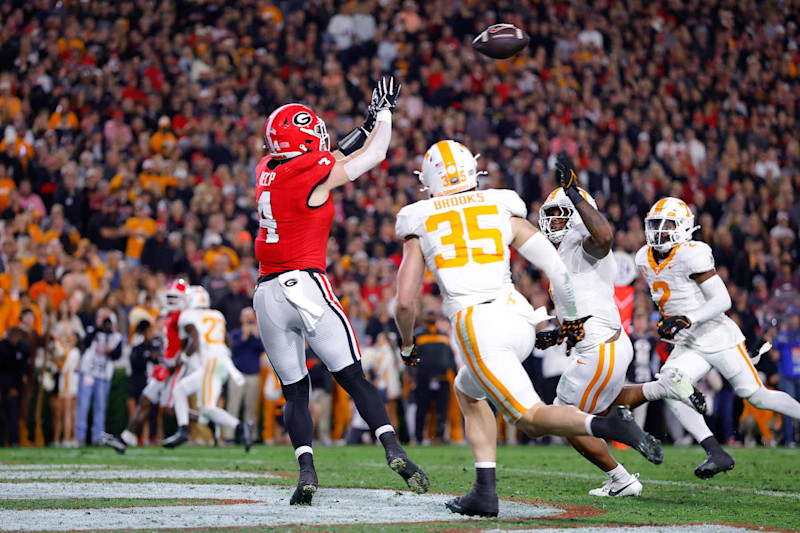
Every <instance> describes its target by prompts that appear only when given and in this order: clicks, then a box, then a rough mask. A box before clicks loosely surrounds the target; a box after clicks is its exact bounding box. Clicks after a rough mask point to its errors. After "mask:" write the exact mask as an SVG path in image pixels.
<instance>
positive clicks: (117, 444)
mask: <svg viewBox="0 0 800 533" xmlns="http://www.w3.org/2000/svg"><path fill="white" fill-rule="evenodd" d="M100 440H101V442H102V443H103V444H105V445H106V446H108V447H110V448H114V449H115V450H116V451H117V453H120V454H122V453H125V450H127V449H128V445H127V444H125V443H124V442H123V441H122V439H120V438H117V437H115V436H114V435H112V434H111V433H106V432H103V433H102V434H101V435H100Z"/></svg>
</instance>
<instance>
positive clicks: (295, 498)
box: [289, 467, 319, 505]
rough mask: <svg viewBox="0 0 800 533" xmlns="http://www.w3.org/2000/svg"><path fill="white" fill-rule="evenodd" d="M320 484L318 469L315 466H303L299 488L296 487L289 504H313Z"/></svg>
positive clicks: (298, 482) (298, 483) (298, 481)
mask: <svg viewBox="0 0 800 533" xmlns="http://www.w3.org/2000/svg"><path fill="white" fill-rule="evenodd" d="M318 485H319V482H318V481H317V471H316V470H315V469H314V468H313V467H310V468H309V467H305V468H301V469H300V478H299V479H298V480H297V488H296V489H294V493H293V494H292V498H291V499H290V500H289V505H311V499H312V498H313V497H314V493H316V492H317V486H318Z"/></svg>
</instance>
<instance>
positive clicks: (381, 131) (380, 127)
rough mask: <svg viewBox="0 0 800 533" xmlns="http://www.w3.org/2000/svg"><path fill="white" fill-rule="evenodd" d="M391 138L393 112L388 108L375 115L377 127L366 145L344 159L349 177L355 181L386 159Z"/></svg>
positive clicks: (345, 169)
mask: <svg viewBox="0 0 800 533" xmlns="http://www.w3.org/2000/svg"><path fill="white" fill-rule="evenodd" d="M391 139H392V112H391V111H389V110H388V109H384V110H383V111H378V115H377V117H375V129H374V130H372V134H371V135H370V136H369V137H368V138H367V140H366V141H365V142H364V146H362V147H361V148H359V149H358V150H356V151H355V152H353V153H352V154H350V155H349V156H347V157H346V158H345V159H343V160H342V163H343V165H344V171H345V174H347V178H348V179H349V180H350V181H355V180H356V179H358V177H359V176H360V175H361V174H363V173H364V172H367V171H368V170H370V169H372V168H373V167H374V166H375V165H377V164H378V163H380V162H381V161H383V160H384V159H386V151H387V150H389V141H391Z"/></svg>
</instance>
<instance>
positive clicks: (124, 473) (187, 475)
mask: <svg viewBox="0 0 800 533" xmlns="http://www.w3.org/2000/svg"><path fill="white" fill-rule="evenodd" d="M62 466H63V465H62ZM51 468H52V470H50V471H48V470H43V469H36V470H33V469H26V470H22V469H20V470H11V469H3V470H2V471H0V479H2V480H12V479H14V480H20V479H22V480H28V479H29V480H45V479H55V480H67V481H87V480H88V481H95V480H107V479H125V480H127V479H131V480H139V479H165V480H174V479H178V480H183V479H219V478H223V479H243V478H247V479H279V477H280V476H276V475H273V474H266V473H263V474H259V473H255V472H237V471H234V470H177V469H168V470H156V469H139V468H136V469H124V468H117V467H110V466H106V467H105V468H106V469H104V470H97V469H94V468H92V469H89V470H83V468H82V467H81V466H77V465H76V468H74V469H69V470H68V469H65V468H58V466H57V465H53V466H52V467H51Z"/></svg>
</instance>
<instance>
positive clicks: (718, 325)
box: [636, 241, 744, 352]
mask: <svg viewBox="0 0 800 533" xmlns="http://www.w3.org/2000/svg"><path fill="white" fill-rule="evenodd" d="M636 266H637V268H638V269H639V271H640V272H641V273H642V276H644V278H645V280H647V284H648V285H649V286H650V294H651V296H652V298H653V301H654V302H655V303H656V305H657V306H658V308H659V310H660V311H661V314H662V315H664V316H674V315H685V314H686V313H691V312H692V311H695V310H697V309H699V308H700V307H702V306H703V305H704V304H705V302H706V298H705V296H704V295H703V291H702V290H701V289H700V285H698V284H697V282H696V281H695V280H693V279H692V278H691V276H692V275H694V274H701V273H703V272H708V271H710V270H713V269H714V256H713V255H712V254H711V247H710V246H708V245H707V244H706V243H704V242H698V241H688V242H684V243H681V244H678V245H676V246H675V247H674V248H672V249H671V250H670V251H669V254H668V255H667V257H666V258H665V259H664V260H663V261H661V263H658V262H657V261H656V259H655V257H654V256H653V249H652V248H651V247H650V246H648V245H645V246H642V247H641V248H640V249H639V251H638V252H637V253H636ZM675 339H676V341H677V342H678V343H679V344H685V345H686V346H688V347H692V348H696V349H698V350H701V351H703V352H717V351H720V350H724V349H727V348H731V347H733V346H736V345H737V344H739V343H741V342H743V341H744V335H742V332H741V330H740V329H739V327H738V326H737V325H736V323H735V322H733V320H731V319H730V318H728V317H727V316H726V315H725V314H720V315H719V316H717V317H715V318H712V319H710V320H707V321H704V322H701V323H699V324H695V325H693V326H692V327H690V328H687V329H684V330H682V331H680V332H679V333H678V335H677V336H676V338H675Z"/></svg>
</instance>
